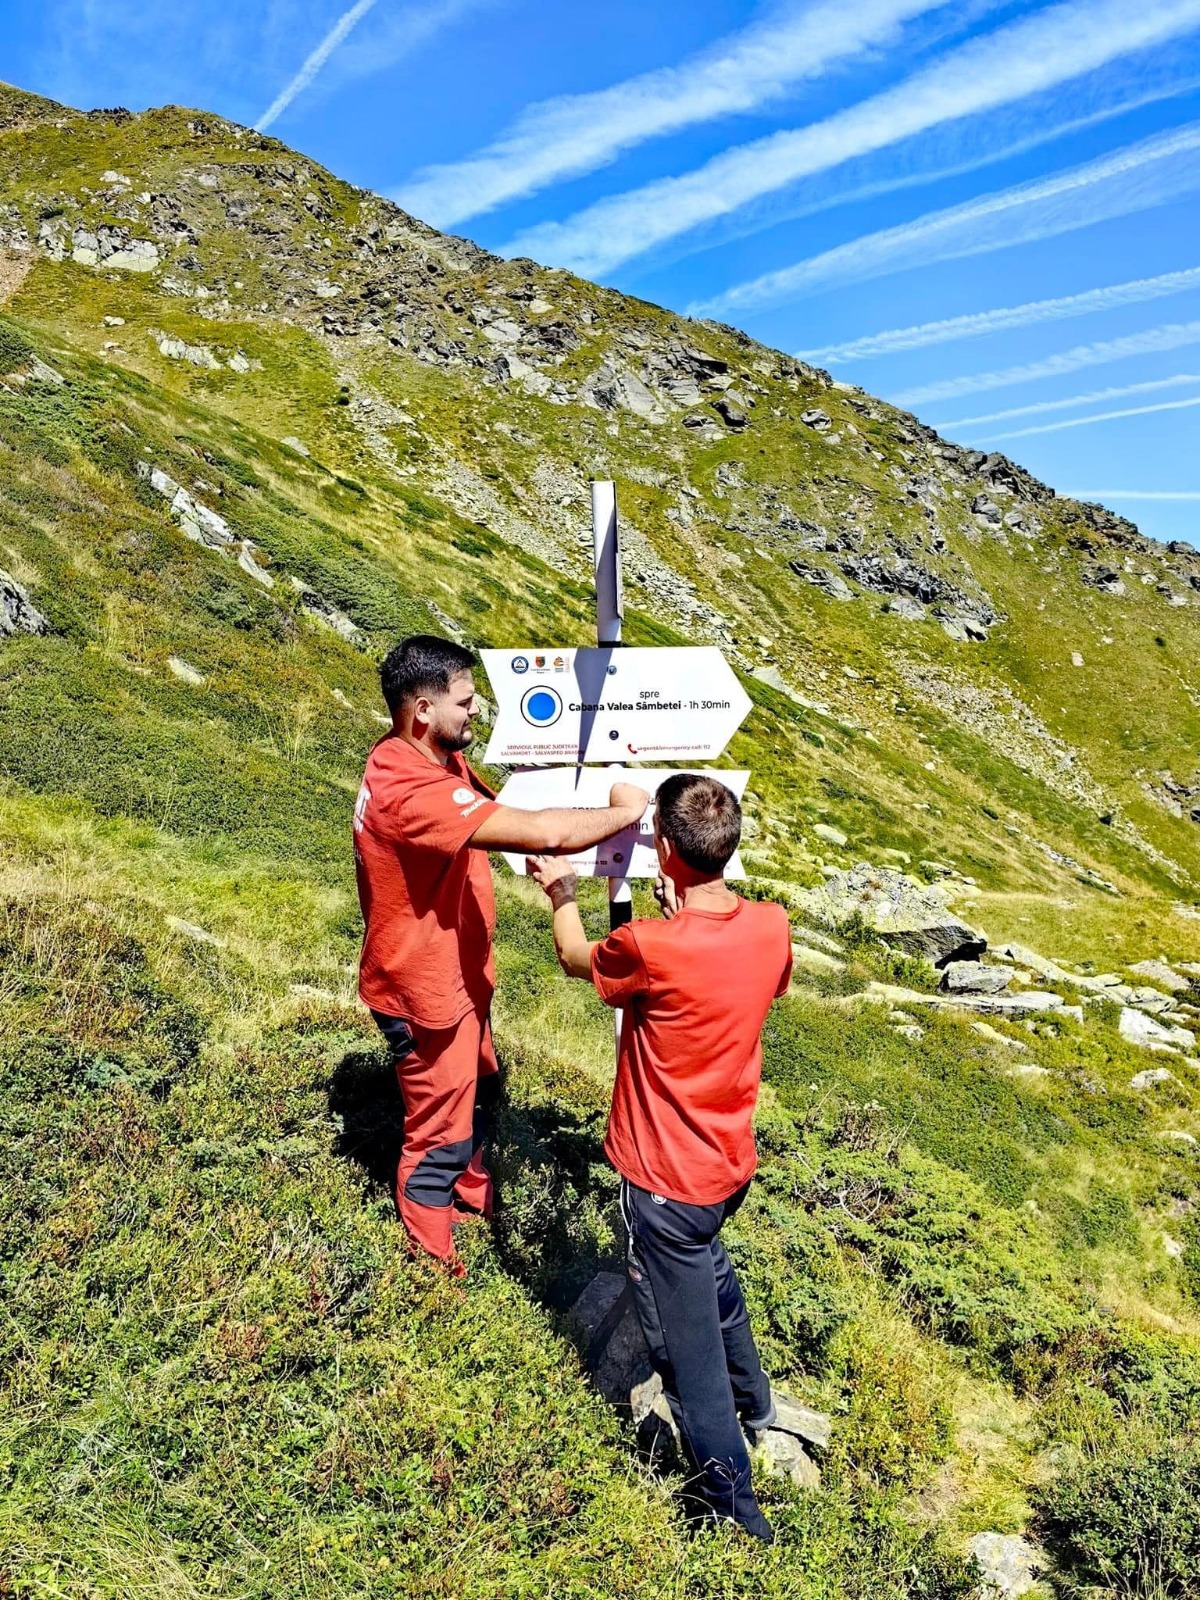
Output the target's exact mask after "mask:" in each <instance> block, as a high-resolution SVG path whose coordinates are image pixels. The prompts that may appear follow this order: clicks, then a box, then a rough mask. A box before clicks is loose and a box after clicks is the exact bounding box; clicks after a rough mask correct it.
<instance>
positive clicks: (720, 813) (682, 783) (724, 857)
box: [657, 772, 742, 877]
mask: <svg viewBox="0 0 1200 1600" xmlns="http://www.w3.org/2000/svg"><path fill="white" fill-rule="evenodd" d="M657 814H658V826H659V830H660V832H661V833H662V836H663V838H664V839H668V840H669V841H670V842H671V844H672V845H674V847H675V849H676V850H677V851H678V852H679V855H680V857H681V859H682V860H684V861H685V862H686V863H687V864H688V866H689V867H691V868H692V869H693V871H695V872H707V873H710V874H711V875H712V876H713V877H715V876H716V875H717V873H719V872H722V871H723V870H724V868H725V864H726V862H728V860H729V858H730V857H731V856H732V855H733V852H734V851H735V850H736V849H737V847H738V843H739V842H740V840H741V837H742V808H741V806H740V805H739V804H738V798H737V795H735V794H734V792H733V790H732V789H727V788H726V787H725V785H724V784H723V783H719V782H718V781H717V779H716V778H703V777H701V776H700V775H699V773H695V772H677V773H675V774H674V776H673V777H670V778H668V779H667V780H666V782H665V783H660V784H659V786H658V800H657Z"/></svg>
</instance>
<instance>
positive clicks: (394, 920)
mask: <svg viewBox="0 0 1200 1600" xmlns="http://www.w3.org/2000/svg"><path fill="white" fill-rule="evenodd" d="M495 809H496V801H495V799H494V798H493V796H492V791H491V790H490V789H489V788H488V787H487V786H486V784H484V783H483V782H482V781H481V780H480V779H479V778H478V777H476V775H475V774H474V773H473V772H472V771H471V769H470V767H469V766H468V765H467V763H466V762H465V761H464V760H463V758H462V756H461V755H457V754H456V755H452V756H451V757H450V760H449V762H448V764H447V765H446V766H444V767H443V766H442V765H441V763H440V762H437V761H434V760H432V759H431V758H430V757H429V756H426V755H424V754H423V753H422V752H421V751H420V750H418V749H417V748H416V747H415V746H414V745H411V744H409V743H408V742H407V740H405V739H401V738H400V737H399V736H398V735H397V734H394V733H388V734H385V735H384V736H383V738H382V739H380V741H379V743H378V744H377V745H376V746H375V748H374V749H373V750H372V751H371V754H370V756H369V757H368V759H367V770H366V772H365V773H364V774H363V781H362V788H361V789H360V790H359V791H358V802H357V804H356V805H355V807H354V866H355V873H356V876H357V878H358V902H359V905H360V906H361V907H362V914H363V919H364V921H365V922H366V925H367V931H366V936H365V938H364V939H363V948H362V958H361V960H360V962H359V973H358V993H359V996H360V998H361V999H362V1002H363V1004H364V1005H366V1006H369V1007H370V1008H371V1010H372V1011H382V1012H384V1013H385V1014H386V1015H388V1016H392V1017H404V1018H405V1019H406V1020H407V1021H409V1022H418V1023H420V1024H421V1026H422V1027H425V1028H449V1027H453V1025H454V1024H455V1023H456V1022H459V1021H460V1020H461V1019H462V1018H463V1017H465V1016H466V1014H467V1013H468V1012H469V1011H480V1012H482V1011H486V1010H487V1007H488V1006H489V1005H490V1004H491V999H492V991H493V990H494V989H495V987H496V978H495V968H494V966H493V964H492V932H493V929H494V928H495V925H496V905H495V900H494V898H493V895H492V869H491V864H490V863H489V861H488V858H487V852H486V851H483V850H472V849H469V848H468V841H469V840H470V838H471V836H472V835H473V834H474V832H475V830H476V828H478V827H479V825H480V823H481V822H482V821H483V819H484V818H485V817H487V816H489V815H490V814H491V813H492V812H493V811H495Z"/></svg>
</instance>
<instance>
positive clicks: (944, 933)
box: [802, 862, 987, 967]
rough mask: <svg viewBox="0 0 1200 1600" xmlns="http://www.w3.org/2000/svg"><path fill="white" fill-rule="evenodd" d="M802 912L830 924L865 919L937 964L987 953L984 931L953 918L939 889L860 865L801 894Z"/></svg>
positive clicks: (890, 941)
mask: <svg viewBox="0 0 1200 1600" xmlns="http://www.w3.org/2000/svg"><path fill="white" fill-rule="evenodd" d="M802 899H803V903H804V909H805V910H806V911H808V912H809V914H810V915H812V916H814V917H816V918H817V920H818V921H819V922H823V923H825V924H827V925H828V926H832V927H838V926H840V925H841V924H842V923H844V922H846V921H848V920H849V918H851V917H853V916H855V915H858V916H861V917H863V918H864V919H865V920H866V921H867V922H868V923H869V924H870V926H871V927H872V928H874V929H875V931H876V932H877V933H878V935H879V937H880V938H881V939H883V940H884V941H885V942H886V943H888V944H890V945H895V946H896V947H897V948H898V949H900V950H904V951H907V952H908V954H910V955H916V956H925V957H926V958H927V959H928V960H930V961H932V962H933V963H934V965H935V966H939V967H944V966H945V965H946V964H947V962H950V961H977V960H978V958H979V957H980V956H981V955H982V954H983V953H984V951H985V950H986V949H987V939H986V938H985V937H984V935H983V934H982V933H979V932H977V931H976V930H975V929H974V928H971V927H968V926H967V924H966V923H965V922H961V921H960V920H959V919H958V918H957V917H955V916H954V915H953V914H952V913H951V912H950V911H949V910H948V909H947V905H946V894H945V890H944V889H942V888H941V887H940V886H939V885H936V884H934V885H931V884H923V883H918V882H917V881H916V880H915V879H914V878H910V877H908V876H907V875H906V874H904V873H902V872H896V871H893V870H892V869H891V868H889V867H875V866H871V865H870V864H869V863H868V862H860V863H859V864H858V865H857V866H855V867H851V868H850V869H849V871H847V872H834V873H831V874H830V876H829V877H828V878H827V879H826V881H825V883H823V884H822V885H821V886H820V887H819V888H816V889H808V890H805V891H804V893H803V896H802Z"/></svg>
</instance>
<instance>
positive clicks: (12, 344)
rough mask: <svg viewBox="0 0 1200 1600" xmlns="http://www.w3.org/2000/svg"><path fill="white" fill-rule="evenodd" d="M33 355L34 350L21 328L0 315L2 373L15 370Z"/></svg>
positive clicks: (0, 364) (0, 372) (0, 365)
mask: <svg viewBox="0 0 1200 1600" xmlns="http://www.w3.org/2000/svg"><path fill="white" fill-rule="evenodd" d="M32 355H33V350H32V348H31V346H30V345H29V343H28V341H27V340H26V338H25V336H24V335H23V334H22V333H21V332H20V330H19V329H18V328H16V327H14V326H13V324H12V323H11V322H10V321H9V320H8V318H7V317H0V374H7V373H9V372H15V371H16V370H17V368H18V367H23V366H25V364H26V363H27V362H28V361H29V359H30V357H31V356H32Z"/></svg>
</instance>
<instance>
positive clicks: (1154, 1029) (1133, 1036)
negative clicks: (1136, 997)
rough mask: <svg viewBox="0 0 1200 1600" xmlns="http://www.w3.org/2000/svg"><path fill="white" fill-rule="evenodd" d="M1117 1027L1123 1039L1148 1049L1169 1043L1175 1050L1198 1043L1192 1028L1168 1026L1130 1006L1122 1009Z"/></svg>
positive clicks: (1187, 1047) (1190, 1047)
mask: <svg viewBox="0 0 1200 1600" xmlns="http://www.w3.org/2000/svg"><path fill="white" fill-rule="evenodd" d="M1117 1027H1118V1030H1119V1032H1120V1034H1121V1037H1122V1039H1128V1041H1129V1043H1130V1044H1140V1045H1142V1046H1143V1047H1144V1048H1146V1049H1154V1048H1155V1047H1156V1046H1159V1047H1161V1046H1162V1045H1168V1046H1170V1048H1172V1049H1174V1050H1191V1049H1193V1048H1194V1046H1195V1043H1196V1035H1195V1034H1194V1033H1193V1032H1192V1031H1191V1029H1190V1028H1179V1027H1166V1026H1164V1024H1163V1023H1161V1022H1155V1020H1154V1018H1153V1017H1148V1016H1147V1015H1146V1014H1145V1012H1144V1011H1134V1010H1131V1009H1130V1008H1129V1007H1128V1006H1126V1007H1125V1008H1124V1009H1123V1010H1122V1012H1121V1016H1120V1020H1119V1022H1118V1024H1117Z"/></svg>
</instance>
